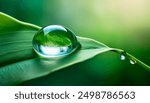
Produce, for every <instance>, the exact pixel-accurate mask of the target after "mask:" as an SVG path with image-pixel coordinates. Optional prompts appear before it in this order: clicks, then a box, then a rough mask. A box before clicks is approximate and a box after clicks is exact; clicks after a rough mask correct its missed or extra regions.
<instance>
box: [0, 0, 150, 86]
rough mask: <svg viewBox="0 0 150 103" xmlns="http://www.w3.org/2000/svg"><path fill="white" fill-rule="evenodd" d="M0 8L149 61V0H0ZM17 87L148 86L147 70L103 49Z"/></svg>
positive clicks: (25, 18) (2, 10)
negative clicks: (94, 55) (97, 53)
mask: <svg viewBox="0 0 150 103" xmlns="http://www.w3.org/2000/svg"><path fill="white" fill-rule="evenodd" d="M0 11H1V12H4V13H7V14H9V15H11V16H13V17H15V18H17V19H19V20H22V21H25V22H29V23H33V24H36V25H39V26H42V27H43V26H46V25H51V24H59V25H63V26H66V27H68V28H70V29H71V30H72V31H74V32H75V33H76V34H77V35H79V36H84V37H89V38H93V39H95V40H98V41H100V42H103V43H105V44H107V45H108V46H110V47H116V48H122V49H124V50H126V51H127V52H129V53H131V54H133V55H134V56H135V57H137V58H138V59H140V60H141V61H143V62H145V63H146V64H148V65H150V55H149V54H150V45H149V44H150V20H149V18H150V12H149V11H150V1H149V0H1V1H0ZM41 69H42V68H41ZM20 85H69V86H70V85H150V72H148V71H146V70H145V69H144V68H141V67H140V66H138V65H136V64H135V65H131V64H130V63H129V61H128V60H125V61H121V60H120V57H119V55H118V54H115V53H113V52H107V53H103V54H100V55H98V56H96V57H95V58H93V59H90V60H88V61H85V62H82V63H79V64H76V65H73V66H71V67H68V68H66V69H63V70H60V71H58V72H55V73H52V74H50V75H47V76H45V77H41V78H37V79H33V80H30V81H27V82H24V83H22V84H20Z"/></svg>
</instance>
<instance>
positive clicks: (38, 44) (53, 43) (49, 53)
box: [32, 25, 80, 58]
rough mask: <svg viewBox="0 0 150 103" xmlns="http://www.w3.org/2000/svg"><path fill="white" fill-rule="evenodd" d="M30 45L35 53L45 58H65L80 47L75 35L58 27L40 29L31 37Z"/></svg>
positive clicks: (66, 29)
mask: <svg viewBox="0 0 150 103" xmlns="http://www.w3.org/2000/svg"><path fill="white" fill-rule="evenodd" d="M32 43H33V49H34V50H35V52H36V53H37V54H38V55H40V56H42V57H45V58H50V57H60V56H65V55H68V54H70V53H72V52H74V51H75V50H76V49H77V48H78V47H80V43H79V42H78V40H77V38H76V36H75V34H74V33H73V32H72V31H71V30H69V29H68V28H66V27H63V26H60V25H50V26H46V27H44V28H42V29H40V30H39V31H38V32H37V33H36V34H35V36H34V37H33V41H32Z"/></svg>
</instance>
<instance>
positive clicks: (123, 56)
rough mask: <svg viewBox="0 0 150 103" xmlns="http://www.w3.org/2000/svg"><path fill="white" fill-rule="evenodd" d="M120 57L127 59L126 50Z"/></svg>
mask: <svg viewBox="0 0 150 103" xmlns="http://www.w3.org/2000/svg"><path fill="white" fill-rule="evenodd" d="M120 59H121V60H125V59H126V52H125V51H123V52H122V53H121V54H120Z"/></svg>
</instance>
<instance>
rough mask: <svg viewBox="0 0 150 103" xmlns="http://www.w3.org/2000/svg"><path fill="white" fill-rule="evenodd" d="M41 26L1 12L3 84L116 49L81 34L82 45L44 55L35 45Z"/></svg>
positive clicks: (30, 77)
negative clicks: (68, 51) (55, 55)
mask: <svg viewBox="0 0 150 103" xmlns="http://www.w3.org/2000/svg"><path fill="white" fill-rule="evenodd" d="M40 28H41V27H38V26H36V25H33V24H29V23H24V22H22V21H19V20H16V19H14V18H13V17H10V16H8V15H6V14H4V13H0V57H1V58H0V85H17V84H18V83H21V82H24V81H27V80H30V79H34V78H37V77H41V76H44V75H47V74H50V73H52V72H54V71H57V70H60V69H63V68H65V67H68V66H71V65H73V64H76V63H79V62H83V61H85V60H88V59H90V58H92V57H94V56H96V55H98V54H100V53H103V52H107V51H110V50H111V51H115V52H117V53H119V54H120V53H122V52H123V50H120V49H114V48H110V47H108V46H106V45H105V44H103V43H100V42H97V41H95V40H93V39H89V38H84V37H79V36H78V37H77V38H78V41H79V42H80V43H81V48H80V49H78V50H77V51H76V52H74V53H72V54H71V55H69V56H66V57H63V58H51V59H43V58H40V57H38V56H37V55H36V53H35V52H34V51H33V49H32V38H33V36H34V34H35V33H36V32H37V30H39V29H40ZM127 56H128V58H130V59H133V60H136V61H137V63H138V64H140V65H142V66H144V67H145V68H147V69H148V70H150V68H149V66H147V65H146V64H144V63H143V62H141V61H139V60H138V59H136V58H135V57H133V56H131V55H130V54H128V53H127Z"/></svg>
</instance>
